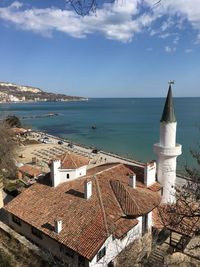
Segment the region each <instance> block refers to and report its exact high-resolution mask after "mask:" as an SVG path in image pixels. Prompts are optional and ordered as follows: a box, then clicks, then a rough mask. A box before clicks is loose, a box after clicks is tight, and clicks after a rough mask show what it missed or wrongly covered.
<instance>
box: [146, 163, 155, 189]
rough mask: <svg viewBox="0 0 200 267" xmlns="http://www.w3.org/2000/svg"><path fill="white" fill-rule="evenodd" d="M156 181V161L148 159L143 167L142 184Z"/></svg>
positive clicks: (148, 184) (147, 184)
mask: <svg viewBox="0 0 200 267" xmlns="http://www.w3.org/2000/svg"><path fill="white" fill-rule="evenodd" d="M155 181H156V161H150V162H147V163H146V164H145V167H144V184H145V185H146V186H150V185H151V184H153V183H155Z"/></svg>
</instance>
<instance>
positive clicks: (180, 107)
mask: <svg viewBox="0 0 200 267" xmlns="http://www.w3.org/2000/svg"><path fill="white" fill-rule="evenodd" d="M164 102H165V99H164V98H117V99H116V98H115V99H90V100H89V101H84V102H52V103H44V102H43V103H19V104H1V105H0V111H1V115H2V116H3V117H5V116H7V115H8V114H16V115H17V116H19V117H23V116H35V115H43V114H47V113H50V112H55V113H58V114H59V116H55V117H49V118H32V119H24V120H23V123H24V124H25V125H31V126H32V127H33V128H34V129H37V130H42V131H46V132H48V133H50V134H54V135H57V136H60V137H64V138H67V139H71V140H74V141H76V142H79V143H83V144H86V145H91V146H94V147H98V148H101V149H103V150H106V151H112V152H115V153H118V154H121V155H124V156H129V157H134V158H135V159H138V160H141V161H147V160H150V159H155V155H154V153H153V144H154V143H155V142H157V141H158V140H159V121H160V118H161V115H162V110H163V106H164ZM174 105H175V113H176V117H177V122H178V125H177V142H178V143H181V144H182V145H183V155H182V156H181V157H179V166H181V164H183V163H184V162H185V161H189V149H190V148H191V147H195V146H196V145H197V142H198V140H199V136H200V133H199V130H198V127H200V98H175V99H174ZM92 125H95V126H96V129H95V130H93V129H91V126H92Z"/></svg>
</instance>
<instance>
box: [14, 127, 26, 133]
mask: <svg viewBox="0 0 200 267" xmlns="http://www.w3.org/2000/svg"><path fill="white" fill-rule="evenodd" d="M12 131H13V132H14V133H15V134H24V133H26V132H27V130H26V129H24V128H12Z"/></svg>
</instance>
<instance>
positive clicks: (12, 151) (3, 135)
mask: <svg viewBox="0 0 200 267" xmlns="http://www.w3.org/2000/svg"><path fill="white" fill-rule="evenodd" d="M13 137H14V135H13V131H12V130H11V129H10V128H9V127H6V124H4V123H1V124H0V176H2V177H4V178H14V177H15V174H16V164H15V157H16V151H17V143H16V142H15V141H14V139H13Z"/></svg>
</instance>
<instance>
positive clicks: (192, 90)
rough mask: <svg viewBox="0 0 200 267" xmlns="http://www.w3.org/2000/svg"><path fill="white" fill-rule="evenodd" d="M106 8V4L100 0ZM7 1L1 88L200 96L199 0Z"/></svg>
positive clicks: (2, 9) (0, 19)
mask: <svg viewBox="0 0 200 267" xmlns="http://www.w3.org/2000/svg"><path fill="white" fill-rule="evenodd" d="M97 2H98V0H97ZM155 2H156V1H154V0H117V1H116V2H115V3H114V4H110V3H105V2H102V0H99V2H98V3H99V5H100V6H101V7H100V8H99V9H97V11H96V13H91V14H90V15H88V16H84V17H82V16H78V15H77V14H76V13H75V12H74V11H73V10H70V9H69V8H67V7H66V2H65V1H64V0H50V1H39V0H31V1H22V0H21V1H20V0H19V1H11V0H0V36H1V38H0V59H1V60H0V81H9V82H14V83H17V84H25V85H32V86H36V87H39V88H41V89H44V90H46V91H52V92H57V93H65V94H68V95H80V96H88V97H161V96H165V95H166V90H167V82H168V80H170V79H173V80H175V86H174V96H179V97H184V96H200V90H199V85H200V75H199V74H200V5H199V0H176V1H174V0H162V1H161V3H160V4H158V5H156V6H154V3H155Z"/></svg>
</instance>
